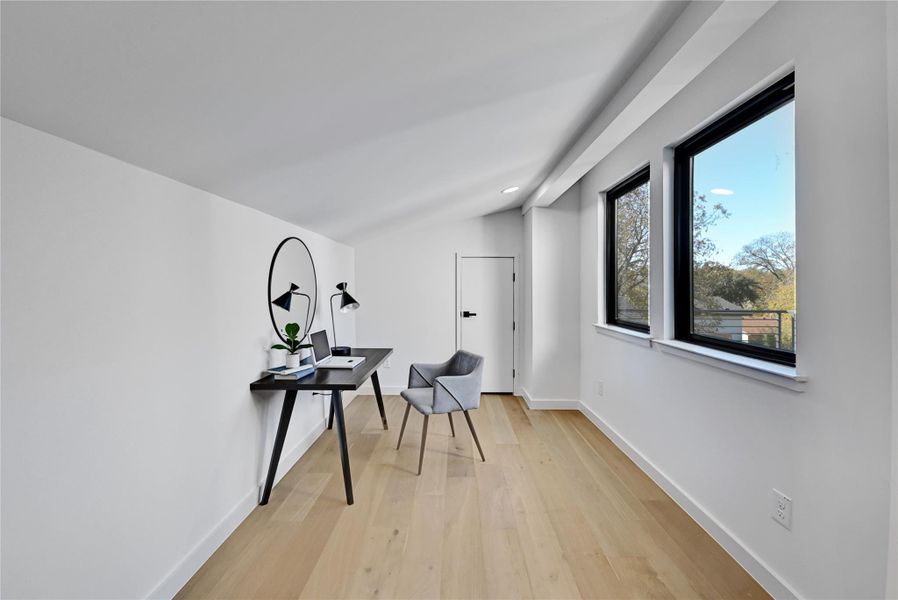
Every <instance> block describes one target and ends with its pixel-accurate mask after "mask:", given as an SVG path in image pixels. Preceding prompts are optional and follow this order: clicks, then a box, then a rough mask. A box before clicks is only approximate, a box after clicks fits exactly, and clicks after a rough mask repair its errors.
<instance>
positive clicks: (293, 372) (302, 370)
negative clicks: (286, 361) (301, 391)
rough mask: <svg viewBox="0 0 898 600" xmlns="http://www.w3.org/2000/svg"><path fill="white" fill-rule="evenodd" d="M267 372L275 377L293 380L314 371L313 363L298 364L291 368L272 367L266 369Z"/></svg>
mask: <svg viewBox="0 0 898 600" xmlns="http://www.w3.org/2000/svg"><path fill="white" fill-rule="evenodd" d="M268 372H269V373H271V374H272V375H274V378H275V379H278V380H287V381H291V380H292V381H295V380H297V379H302V378H303V377H308V376H309V375H311V374H312V373H314V372H315V365H299V366H298V367H295V368H293V369H288V368H287V367H274V368H273V369H268Z"/></svg>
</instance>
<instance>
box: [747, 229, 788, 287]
mask: <svg viewBox="0 0 898 600" xmlns="http://www.w3.org/2000/svg"><path fill="white" fill-rule="evenodd" d="M733 264H735V265H737V266H740V267H744V268H749V269H758V270H761V271H766V272H768V273H770V274H771V275H773V276H774V277H776V279H777V281H779V282H781V283H783V282H785V281H787V280H788V279H789V278H791V277H792V276H794V274H795V238H794V237H793V236H792V234H791V233H786V232H785V231H783V232H780V233H774V234H771V235H765V236H762V237H759V238H758V239H756V240H755V241H753V242H751V243H750V244H746V245H745V246H743V247H742V250H741V251H740V252H739V254H737V255H736V258H734V259H733Z"/></svg>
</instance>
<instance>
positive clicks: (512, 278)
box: [511, 273, 517, 281]
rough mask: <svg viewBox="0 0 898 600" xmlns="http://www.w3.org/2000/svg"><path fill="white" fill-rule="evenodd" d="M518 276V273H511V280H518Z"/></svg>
mask: <svg viewBox="0 0 898 600" xmlns="http://www.w3.org/2000/svg"><path fill="white" fill-rule="evenodd" d="M516 277H517V274H516V273H512V274H511V280H512V281H516V279H515V278H516Z"/></svg>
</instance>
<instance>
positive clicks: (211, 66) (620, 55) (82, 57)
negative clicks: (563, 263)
mask: <svg viewBox="0 0 898 600" xmlns="http://www.w3.org/2000/svg"><path fill="white" fill-rule="evenodd" d="M683 8H684V3H680V2H677V3H670V2H573V3H561V2H547V3H540V2H533V3H531V2H524V3H518V2H495V3H491V2H482V3H473V2H458V3H439V2H421V3H411V2H407V3H406V2H399V3H378V2H370V3H369V2H362V3H298V2H297V3H286V2H285V3H274V2H273V3H268V2H246V3H243V2H214V3H213V2H181V3H161V2H97V3H82V2H59V3H51V2H3V3H2V7H0V21H2V49H0V52H2V105H0V107H2V114H3V116H5V117H7V118H10V119H12V120H15V121H18V122H21V123H24V124H26V125H30V126H32V127H35V128H37V129H40V130H43V131H46V132H49V133H52V134H54V135H58V136H60V137H62V138H65V139H68V140H71V141H73V142H76V143H78V144H81V145H83V146H86V147H88V148H92V149H94V150H98V151H100V152H103V153H106V154H109V155H112V156H115V157H117V158H120V159H122V160H125V161H127V162H130V163H133V164H135V165H138V166H140V167H144V168H146V169H149V170H151V171H155V172H157V173H161V174H163V175H166V176H169V177H171V178H173V179H176V180H178V181H182V182H184V183H187V184H190V185H193V186H196V187H198V188H201V189H204V190H207V191H209V192H212V193H215V194H218V195H220V196H223V197H225V198H228V199H230V200H233V201H236V202H240V203H242V204H246V205H248V206H252V207H255V208H257V209H259V210H261V211H264V212H266V213H270V214H272V215H275V216H277V217H280V218H282V219H285V220H287V221H291V222H294V223H297V224H299V225H302V226H304V227H307V228H309V229H312V230H314V231H318V232H320V233H323V234H325V235H328V236H331V237H333V238H335V239H339V240H344V241H350V242H351V241H353V240H354V239H358V238H359V237H360V236H367V235H371V234H378V233H383V232H385V231H389V230H390V228H401V227H407V226H412V225H414V224H417V223H422V222H428V221H432V220H435V219H454V218H464V217H470V216H476V215H483V214H488V213H492V212H495V211H498V210H502V209H505V208H510V207H513V206H520V205H521V204H522V203H523V202H524V200H525V199H526V198H527V197H528V195H529V194H530V192H532V191H533V190H534V188H535V187H536V186H537V185H538V184H539V183H540V182H541V181H542V180H543V178H545V177H546V175H547V173H548V172H549V170H550V169H551V168H552V167H553V165H555V164H556V163H557V161H558V160H559V157H560V156H561V155H562V153H563V152H564V151H565V149H566V148H568V147H569V146H570V144H571V143H572V140H574V139H576V137H577V136H578V135H579V134H581V133H582V131H583V130H584V128H585V127H586V126H587V125H588V124H589V123H590V122H591V121H592V120H593V118H594V117H595V115H596V114H597V112H598V111H599V110H600V109H601V108H602V107H603V106H604V105H605V104H606V103H607V102H608V100H609V99H610V98H611V96H612V95H613V94H614V92H615V91H616V90H617V89H618V88H620V86H621V85H622V84H623V83H624V82H625V81H626V80H627V78H628V76H629V75H630V74H631V73H632V72H633V71H634V69H635V68H636V67H637V65H639V63H640V62H641V61H642V59H643V58H644V57H645V56H646V55H647V53H648V52H649V51H650V50H651V49H652V48H653V46H654V45H655V43H656V42H657V40H658V39H659V37H660V36H661V35H662V34H663V33H664V32H665V31H666V30H667V29H668V28H669V27H670V26H671V24H672V23H673V22H674V20H675V19H676V18H677V17H678V16H679V15H680V13H681V12H682V11H683ZM509 186H520V187H521V189H520V190H519V191H518V192H516V193H513V194H502V193H500V190H502V189H503V188H506V187H509Z"/></svg>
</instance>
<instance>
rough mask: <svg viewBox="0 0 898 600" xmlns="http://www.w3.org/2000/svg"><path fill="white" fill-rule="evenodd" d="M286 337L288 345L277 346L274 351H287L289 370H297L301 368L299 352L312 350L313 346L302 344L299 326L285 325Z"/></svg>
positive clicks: (273, 347) (295, 324)
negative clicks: (306, 349) (304, 349)
mask: <svg viewBox="0 0 898 600" xmlns="http://www.w3.org/2000/svg"><path fill="white" fill-rule="evenodd" d="M284 335H286V336H287V344H286V345H284V344H275V345H273V346H272V347H271V348H272V349H273V350H286V351H287V368H288V369H295V368H296V367H298V366H299V351H300V350H302V349H303V348H311V347H312V344H301V343H300V339H299V324H298V323H287V324H286V325H284Z"/></svg>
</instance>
